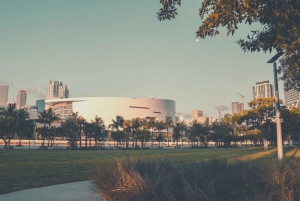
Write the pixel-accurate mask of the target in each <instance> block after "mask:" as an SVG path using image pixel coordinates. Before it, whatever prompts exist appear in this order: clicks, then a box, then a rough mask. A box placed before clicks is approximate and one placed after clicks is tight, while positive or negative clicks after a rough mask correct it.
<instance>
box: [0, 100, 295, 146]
mask: <svg viewBox="0 0 300 201" xmlns="http://www.w3.org/2000/svg"><path fill="white" fill-rule="evenodd" d="M248 104H249V107H250V109H249V110H245V111H243V113H242V114H234V115H229V114H226V115H224V117H223V118H221V119H219V120H218V121H215V122H213V123H212V124H211V125H209V123H208V122H205V123H203V124H201V123H199V122H197V121H196V120H194V121H192V122H191V123H190V124H189V125H188V124H187V123H186V122H185V121H181V122H173V120H172V118H170V117H166V119H165V120H160V121H159V120H158V119H157V118H156V117H149V118H147V119H145V118H134V119H131V120H126V119H124V118H123V117H122V116H116V118H115V119H112V121H111V123H110V124H108V125H107V126H106V125H105V122H104V121H103V119H102V118H101V117H98V116H95V118H94V119H93V120H90V121H88V120H86V119H84V118H83V117H82V116H80V115H79V114H78V113H77V112H76V113H72V114H71V115H69V117H68V118H67V119H66V120H64V121H62V120H61V119H60V117H59V115H57V114H55V111H54V110H53V109H52V108H49V109H48V110H45V111H44V112H43V113H41V114H40V115H39V119H37V120H34V121H33V120H29V117H28V113H27V112H26V111H25V110H22V109H21V110H17V109H16V108H15V104H9V105H8V107H7V108H2V109H0V136H1V138H2V139H3V141H4V142H5V149H9V147H10V140H11V139H13V138H19V139H20V142H19V145H20V146H21V139H31V138H32V137H33V134H34V130H35V134H36V135H38V136H39V137H40V138H42V140H43V143H42V146H43V147H44V146H45V140H47V146H52V145H53V143H54V139H56V138H57V137H62V138H65V139H67V140H68V147H69V148H70V149H75V148H83V147H85V148H92V144H94V145H95V146H98V144H101V145H103V144H104V142H105V141H107V140H113V141H116V142H117V146H120V145H121V144H124V145H125V147H126V148H138V147H139V146H141V147H139V148H144V147H145V142H150V144H151V145H152V146H153V144H154V142H159V143H158V144H159V146H160V144H161V143H160V142H163V141H165V140H167V145H168V146H170V142H171V141H172V144H173V142H176V147H179V146H180V145H181V146H183V142H188V143H189V145H190V146H192V147H199V146H201V145H202V146H204V147H207V146H208V142H215V144H216V146H226V147H230V146H236V145H237V143H239V144H241V145H242V144H246V145H247V142H248V141H251V144H252V145H261V144H262V142H263V139H266V140H268V141H270V142H272V144H274V145H276V123H275V108H274V106H273V105H274V98H260V99H255V100H252V101H250V102H249V103H248ZM281 114H282V115H281V122H282V131H283V132H282V133H283V139H285V140H288V141H290V140H293V141H294V142H297V141H298V142H299V141H300V132H299V129H300V109H299V108H291V109H287V108H285V107H283V106H282V107H281ZM35 122H37V123H39V124H42V126H41V127H39V128H36V129H35ZM54 122H61V126H60V127H55V126H52V125H53V123H54ZM92 142H93V143H92ZM179 143H181V144H179ZM138 145H139V146H138Z"/></svg>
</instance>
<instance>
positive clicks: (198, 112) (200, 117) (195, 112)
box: [192, 110, 214, 125]
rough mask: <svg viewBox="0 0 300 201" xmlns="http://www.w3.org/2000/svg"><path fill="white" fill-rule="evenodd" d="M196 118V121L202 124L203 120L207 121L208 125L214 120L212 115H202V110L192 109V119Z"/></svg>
mask: <svg viewBox="0 0 300 201" xmlns="http://www.w3.org/2000/svg"><path fill="white" fill-rule="evenodd" d="M194 120H196V121H197V122H198V123H201V124H204V123H205V122H208V124H209V125H211V124H212V123H213V121H214V119H213V118H212V117H206V116H204V115H203V111H202V110H193V111H192V121H194Z"/></svg>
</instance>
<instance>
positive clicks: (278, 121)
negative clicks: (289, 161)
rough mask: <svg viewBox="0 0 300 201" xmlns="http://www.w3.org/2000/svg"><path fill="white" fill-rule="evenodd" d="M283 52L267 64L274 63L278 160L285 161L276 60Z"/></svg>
mask: <svg viewBox="0 0 300 201" xmlns="http://www.w3.org/2000/svg"><path fill="white" fill-rule="evenodd" d="M282 54H283V52H278V53H277V54H276V55H275V56H273V57H272V58H271V59H270V60H269V61H268V62H267V63H273V70H274V86H275V112H276V130H277V152H278V160H279V161H281V160H282V159H283V148H282V132H281V119H280V106H279V92H278V79H277V67H276V60H277V59H278V58H279V57H281V55H282Z"/></svg>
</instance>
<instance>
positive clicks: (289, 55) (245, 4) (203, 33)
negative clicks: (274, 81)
mask: <svg viewBox="0 0 300 201" xmlns="http://www.w3.org/2000/svg"><path fill="white" fill-rule="evenodd" d="M160 3H161V4H162V5H163V8H161V9H160V10H159V12H158V13H157V17H158V19H159V20H165V19H169V20H170V19H171V18H175V15H177V14H178V13H177V8H176V5H179V6H180V5H181V0H160ZM199 15H200V17H201V19H203V21H202V24H201V26H200V27H199V29H198V31H197V32H196V36H197V37H200V38H202V39H205V38H206V37H208V36H210V37H212V36H215V35H217V34H219V33H220V29H219V28H220V27H226V29H227V35H229V34H232V35H233V34H234V33H235V31H236V30H237V29H238V26H239V24H241V23H246V24H247V23H248V24H252V23H258V24H260V25H261V26H260V27H261V29H260V30H253V31H251V33H250V34H249V35H247V36H245V39H240V40H238V41H237V44H238V45H240V47H241V48H242V50H244V51H251V52H254V51H257V52H259V51H261V50H262V51H264V52H267V51H270V52H271V51H272V50H275V51H277V52H284V53H285V54H284V57H283V58H282V60H281V61H282V68H281V70H283V71H284V74H283V76H282V79H286V78H289V79H288V82H285V85H286V87H288V88H297V89H299V87H300V82H299V80H300V62H299V54H300V23H299V22H300V0H204V1H203V2H202V6H201V8H200V9H199Z"/></svg>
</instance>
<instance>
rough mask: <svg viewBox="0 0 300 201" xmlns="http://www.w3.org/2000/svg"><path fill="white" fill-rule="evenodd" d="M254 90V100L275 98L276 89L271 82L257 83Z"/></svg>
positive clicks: (253, 87)
mask: <svg viewBox="0 0 300 201" xmlns="http://www.w3.org/2000/svg"><path fill="white" fill-rule="evenodd" d="M252 89H253V99H256V98H268V97H274V87H273V85H272V84H270V83H269V80H265V81H261V82H256V85H253V86H252Z"/></svg>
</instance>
